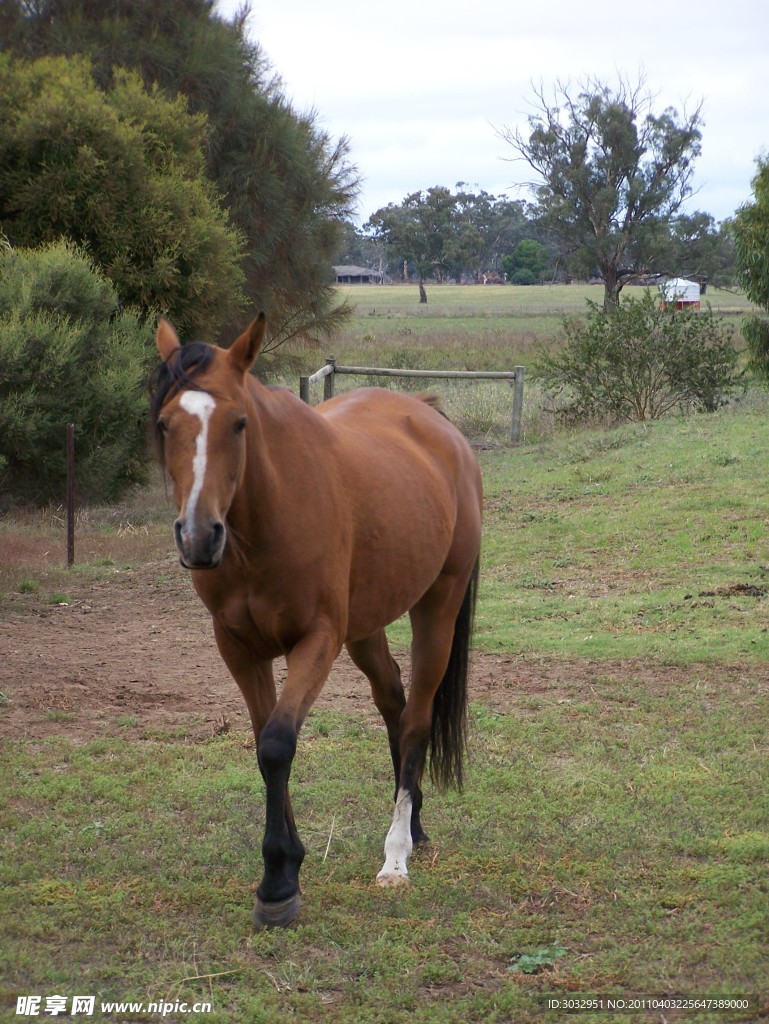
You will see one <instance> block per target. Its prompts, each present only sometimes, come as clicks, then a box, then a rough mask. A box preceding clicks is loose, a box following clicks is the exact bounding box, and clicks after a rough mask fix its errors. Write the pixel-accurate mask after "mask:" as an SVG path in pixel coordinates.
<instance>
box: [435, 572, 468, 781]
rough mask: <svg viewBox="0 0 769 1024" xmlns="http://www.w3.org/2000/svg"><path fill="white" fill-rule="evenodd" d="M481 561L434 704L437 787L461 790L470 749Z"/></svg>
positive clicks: (465, 597)
mask: <svg viewBox="0 0 769 1024" xmlns="http://www.w3.org/2000/svg"><path fill="white" fill-rule="evenodd" d="M478 565H479V563H478V561H477V560H476V563H475V566H474V567H473V572H472V575H471V576H470V580H469V582H468V584H467V590H466V591H465V596H464V599H463V601H462V607H461V608H460V609H459V614H458V615H457V620H456V622H455V624H454V638H453V640H452V643H451V654H450V656H449V664H448V667H447V669H446V672H445V674H444V676H443V679H442V680H441V684H440V686H439V687H438V690H437V692H436V694H435V700H434V701H433V721H432V729H431V734H430V777H431V778H432V780H433V782H434V783H435V785H436V786H438V787H439V788H441V789H447V788H448V787H449V786H456V787H457V788H458V789H461V788H462V783H463V761H464V754H465V749H466V747H467V674H468V664H469V659H470V643H471V640H472V636H473V624H474V621H475V602H476V598H477V595H478Z"/></svg>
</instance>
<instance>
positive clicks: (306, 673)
mask: <svg viewBox="0 0 769 1024" xmlns="http://www.w3.org/2000/svg"><path fill="white" fill-rule="evenodd" d="M339 646H341V645H339ZM339 646H337V645H336V644H335V643H334V641H333V640H332V639H331V638H330V636H329V634H324V633H314V634H312V635H310V636H307V637H304V638H303V639H302V640H301V641H300V642H299V643H298V644H297V645H296V646H295V647H294V648H293V650H292V651H290V652H289V654H288V655H287V656H286V665H287V669H288V671H287V675H286V681H285V683H284V686H283V691H282V693H281V695H280V699H279V700H278V702H277V704H276V706H275V710H274V711H273V713H272V714H271V715H270V718H269V721H268V722H267V724H266V725H265V726H264V728H263V729H262V732H261V735H260V737H259V740H258V744H257V756H258V759H259V768H260V770H261V772H262V777H263V778H264V784H265V790H266V815H265V829H264V842H263V843H262V855H263V857H264V878H263V879H262V882H261V884H260V886H259V888H258V889H257V901H256V907H255V908H254V916H253V921H254V927H256V928H265V927H267V928H270V927H275V926H276V925H287V924H290V923H291V921H293V919H294V918H295V917H296V915H297V914H298V913H299V908H300V907H301V895H300V890H299V869H300V868H301V866H302V861H303V860H304V846H303V845H302V842H301V840H300V838H299V834H298V832H297V830H296V824H295V822H294V814H293V811H292V809H291V799H290V796H289V792H288V780H289V776H290V774H291V765H292V763H293V760H294V755H295V754H296V744H297V738H298V735H299V729H300V728H301V725H302V722H303V721H304V718H305V715H306V714H307V712H308V710H309V709H310V706H311V705H312V703H313V701H314V700H315V698H316V697H317V695H318V693H319V692H320V690H321V688H322V686H323V683H324V682H325V681H326V677H327V676H328V673H329V671H330V669H331V666H332V664H333V663H334V659H335V658H336V656H337V654H338V653H339Z"/></svg>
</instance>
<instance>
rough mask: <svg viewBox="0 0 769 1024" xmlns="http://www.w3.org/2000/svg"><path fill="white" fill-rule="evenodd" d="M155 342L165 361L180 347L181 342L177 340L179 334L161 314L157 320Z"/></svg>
mask: <svg viewBox="0 0 769 1024" xmlns="http://www.w3.org/2000/svg"><path fill="white" fill-rule="evenodd" d="M155 344H156V345H157V347H158V352H159V353H160V355H161V356H162V358H163V362H165V363H167V362H168V360H169V359H170V358H171V356H172V355H173V354H174V352H176V351H177V350H178V349H180V348H181V347H182V346H181V342H180V341H179V335H178V334H177V333H176V331H175V330H174V329H173V327H172V326H171V324H170V323H169V322H168V321H167V320H166V318H165V317H164V316H161V318H160V319H159V320H158V329H157V332H156V334H155Z"/></svg>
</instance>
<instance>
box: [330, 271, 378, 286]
mask: <svg viewBox="0 0 769 1024" xmlns="http://www.w3.org/2000/svg"><path fill="white" fill-rule="evenodd" d="M334 275H335V277H336V283H337V284H381V283H382V278H383V277H384V274H383V272H382V271H381V270H369V269H368V268H367V267H334Z"/></svg>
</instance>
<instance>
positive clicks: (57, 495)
mask: <svg viewBox="0 0 769 1024" xmlns="http://www.w3.org/2000/svg"><path fill="white" fill-rule="evenodd" d="M150 333H151V332H149V331H148V330H147V328H146V326H145V324H144V322H143V321H142V319H141V318H140V316H139V315H138V314H137V313H136V312H133V311H131V310H121V309H120V308H119V306H118V299H117V295H116V292H115V289H114V287H113V286H112V285H111V284H110V283H109V282H108V281H107V280H106V279H105V278H104V277H102V276H101V274H100V273H99V272H98V271H96V270H95V269H94V267H93V265H92V264H91V263H90V262H89V260H88V259H87V258H86V257H85V256H84V255H82V254H81V253H78V252H77V251H76V250H75V249H74V248H73V247H71V246H70V245H68V244H66V243H63V242H60V243H55V244H52V245H49V246H46V247H45V248H43V249H39V250H19V251H11V250H6V251H2V252H0V493H1V495H2V502H3V504H8V503H10V502H32V503H44V502H47V501H51V500H61V499H62V498H63V495H64V488H65V481H66V456H65V449H66V444H65V436H66V435H65V429H66V424H67V423H74V424H75V435H76V437H75V449H76V484H77V491H78V495H79V496H80V497H82V498H88V499H105V500H108V499H114V498H115V497H117V496H118V495H119V494H120V493H121V492H122V491H123V490H124V489H125V488H126V487H127V486H129V485H130V484H133V483H135V482H138V481H140V480H142V479H144V476H145V471H146V465H147V455H146V443H145V440H146V430H145V418H146V396H145V391H144V386H143V382H144V380H145V379H146V376H147V373H148V367H149V363H150V358H151V346H150V345H149V344H148V338H149V335H150Z"/></svg>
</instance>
